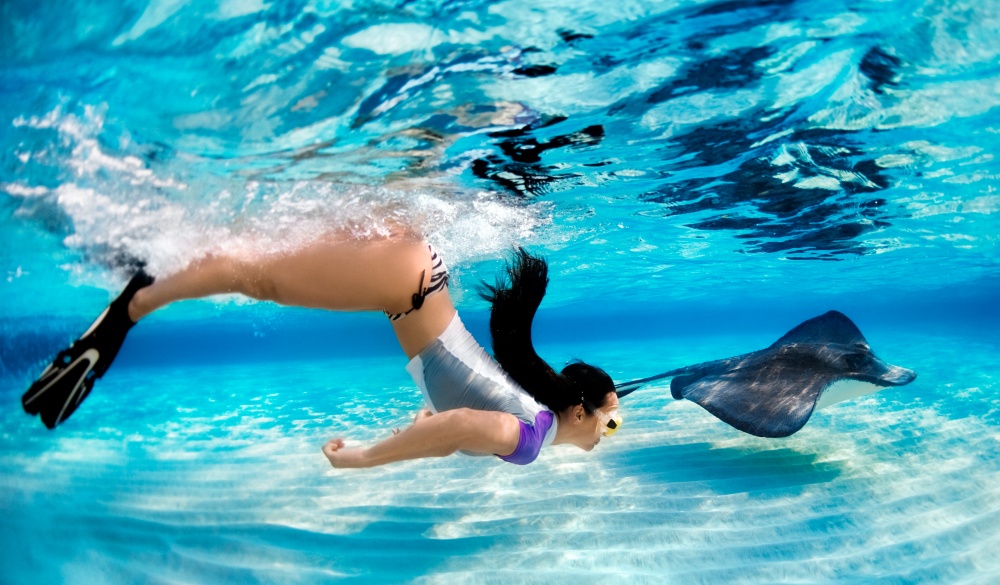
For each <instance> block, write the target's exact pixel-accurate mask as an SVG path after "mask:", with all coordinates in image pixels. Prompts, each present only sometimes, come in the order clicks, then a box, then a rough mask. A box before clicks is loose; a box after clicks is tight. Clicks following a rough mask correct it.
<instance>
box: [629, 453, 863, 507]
mask: <svg viewBox="0 0 1000 585" xmlns="http://www.w3.org/2000/svg"><path fill="white" fill-rule="evenodd" d="M820 456H821V454H818V453H806V452H802V451H798V450H796V449H793V448H791V447H776V448H766V449H761V448H755V447H751V446H737V447H716V446H713V445H712V444H711V443H707V442H706V443H687V444H683V445H662V446H656V447H644V448H639V449H635V450H631V451H627V452H625V453H622V454H620V455H618V458H617V468H618V469H619V470H620V471H624V470H627V471H628V475H630V476H633V477H636V478H639V479H642V480H645V481H649V482H656V483H661V484H672V485H678V484H691V486H692V487H695V486H702V487H704V488H707V489H708V490H709V491H711V492H712V493H715V494H735V493H745V492H761V491H781V492H782V493H783V494H784V495H789V494H791V493H797V492H799V491H801V489H802V488H805V487H806V486H809V485H814V484H821V483H829V482H832V481H834V480H835V479H837V478H839V477H840V476H841V475H842V474H843V473H844V471H845V464H844V462H842V461H825V460H823V461H821V460H820Z"/></svg>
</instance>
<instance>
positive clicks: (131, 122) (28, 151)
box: [0, 0, 1000, 583]
mask: <svg viewBox="0 0 1000 585" xmlns="http://www.w3.org/2000/svg"><path fill="white" fill-rule="evenodd" d="M998 29H1000V3H998V2H996V1H995V0H982V1H976V2H942V1H937V2H933V1H930V2H928V1H917V0H913V1H911V0H903V1H899V2H884V1H874V0H873V1H863V0H858V1H852V2H812V1H795V0H775V1H756V2H711V1H704V2H651V1H642V2H640V1H629V2H620V3H617V4H615V5H613V6H612V5H610V4H608V3H598V2H545V3H535V2H526V1H525V2H522V1H518V0H508V1H503V2H475V1H452V0H448V1H437V2H422V1H396V2H392V1H368V2H364V1H359V2H323V1H319V0H312V1H302V2H261V1H257V0H247V1H236V0H220V1H217V2H203V1H198V2H178V1H175V0H160V1H154V2H147V1H143V2H139V1H136V2H129V1H124V2H105V1H100V0H97V1H89V2H60V3H56V2H22V1H20V0H9V1H5V2H3V3H0V397H2V406H3V408H2V409H0V433H2V435H3V442H2V446H0V486H2V487H0V516H2V517H3V518H4V520H3V528H4V529H3V530H2V531H0V551H2V552H0V559H2V560H3V566H4V569H3V571H2V572H0V581H2V582H10V583H27V582H32V583H34V582H67V583H95V582H108V583H134V582H151V583H160V582H162V583H168V582H185V583H218V582H226V581H231V582H241V583H242V582H261V583H273V582H303V583H308V582H325V581H339V580H355V581H360V582H385V583H396V582H410V581H416V582H445V583H453V582H462V581H468V582H476V583H481V582H504V583H506V582H512V581H515V582H516V581H529V582H561V581H566V580H569V579H573V580H576V581H580V582H603V581H607V580H608V579H615V580H629V581H639V582H656V583H659V582H694V583H723V582H724V583H732V582H766V583H773V582H786V581H795V582H833V581H844V582H852V583H853V582H878V583H883V582H889V583H896V582H898V583H913V582H923V583H938V582H969V583H993V582H996V581H997V580H998V579H1000V562H998V560H997V558H998V557H997V555H996V554H995V552H993V551H995V550H997V549H998V548H1000V491H998V488H997V486H998V485H1000V481H998V480H1000V463H998V454H1000V443H998V438H1000V419H998V415H997V413H998V412H1000V398H998V386H997V382H996V369H997V368H996V365H997V363H998V361H997V355H1000V354H998V349H1000V334H998V333H997V331H998V326H1000V311H998V309H997V302H996V301H997V299H998V298H1000V278H998V274H997V267H998V265H1000V258H998V251H997V240H998V234H1000V222H998V216H1000V214H998V212H1000V195H998V193H997V184H998V179H997V177H998V175H1000V165H998V163H997V161H996V160H995V156H996V155H995V153H996V150H997V149H996V145H997V143H998V134H1000V113H998V112H1000V110H998V108H997V106H998V105H1000V69H998V67H997V63H998V62H1000V61H998V57H1000V35H997V33H996V31H997V30H998ZM398 221H406V222H410V223H413V224H415V225H417V226H419V227H420V228H421V229H423V230H424V231H425V232H426V233H427V234H428V237H429V239H430V240H431V241H432V242H433V243H434V244H435V246H436V247H437V248H439V249H440V250H442V252H443V253H444V254H445V255H446V257H447V259H448V262H449V265H450V267H451V268H452V272H453V275H454V277H455V280H454V281H453V284H454V287H453V291H454V293H455V295H456V299H457V301H458V305H459V308H460V310H461V311H462V312H463V315H465V316H466V320H467V321H468V322H469V323H470V324H472V328H473V330H474V333H476V334H477V336H479V338H480V340H481V341H484V342H485V341H486V336H485V335H484V334H483V333H484V327H483V323H484V319H485V316H484V311H485V307H484V306H483V304H482V302H481V301H479V300H478V299H477V298H476V295H475V294H474V292H473V291H474V289H475V287H476V285H477V284H478V283H479V279H481V278H482V279H487V280H489V279H492V277H493V274H494V273H495V271H496V269H497V267H498V265H499V264H498V262H499V260H500V259H501V258H503V256H504V255H505V254H506V253H507V252H508V251H509V250H510V248H511V247H512V246H514V245H524V246H527V247H528V248H529V249H531V250H533V251H536V252H539V253H541V254H544V255H545V256H546V257H547V258H548V260H549V262H550V265H551V268H552V269H551V278H552V283H551V286H550V290H549V294H548V297H547V299H546V301H545V304H544V305H543V307H542V311H541V313H540V315H539V321H538V323H537V324H536V330H535V333H536V336H537V337H538V340H539V342H538V345H539V351H540V353H542V355H543V356H544V357H546V358H547V359H549V361H551V362H552V363H553V364H562V363H564V362H565V361H567V360H570V359H573V358H582V359H586V360H587V361H591V362H594V363H597V364H599V365H601V366H603V367H605V368H606V369H607V370H608V371H609V372H610V373H611V374H612V375H613V376H614V377H615V378H616V379H617V380H625V379H631V378H636V377H641V376H646V375H650V374H654V373H657V372H660V371H663V370H666V369H670V368H673V367H677V366H681V365H685V364H690V363H696V362H699V361H704V360H709V359H715V358H721V357H726V356H730V355H736V354H739V353H743V352H746V351H750V350H753V349H758V348H761V347H764V346H766V345H768V344H770V343H771V342H773V341H774V340H775V339H777V338H778V337H779V336H780V335H781V334H783V333H784V332H785V331H787V330H788V329H790V328H791V327H792V326H794V325H795V324H796V323H798V322H800V321H801V320H803V319H805V318H808V317H811V316H814V315H818V314H820V313H823V312H825V311H826V310H828V309H839V310H841V311H844V312H845V313H847V314H848V315H849V316H851V317H852V318H854V320H855V321H856V322H857V323H858V325H859V326H860V327H861V329H862V331H864V332H865V334H866V336H867V337H868V340H869V341H870V342H871V344H872V346H873V347H874V348H875V351H876V352H877V353H878V354H879V355H880V356H881V357H883V358H885V359H886V360H887V361H890V362H892V363H896V364H900V365H904V366H906V367H911V368H913V369H914V370H916V371H917V372H918V374H919V377H918V379H917V381H916V382H914V383H913V384H911V385H910V386H907V387H904V388H900V389H896V390H891V391H884V392H882V393H879V394H876V395H873V396H868V397H865V398H862V399H860V400H857V401H853V402H846V403H843V404H839V405H837V406H834V407H831V408H829V409H826V410H823V411H821V412H820V413H818V414H817V415H815V416H814V417H813V419H812V420H811V421H810V422H809V424H808V425H807V426H806V427H805V428H804V429H803V430H802V431H800V432H799V433H797V434H795V435H793V436H792V437H790V438H788V439H783V440H766V439H758V438H755V437H751V436H749V435H744V434H742V433H739V432H738V431H736V430H734V429H731V428H730V427H728V426H726V425H725V424H724V423H721V422H719V421H718V420H716V419H715V418H714V417H712V416H711V415H709V414H708V413H706V412H705V411H703V410H702V409H700V408H699V407H698V406H696V405H694V404H692V403H688V402H675V401H673V400H672V399H670V397H669V393H668V392H667V390H666V388H664V387H651V388H648V389H644V390H642V391H640V392H637V393H635V394H633V395H631V396H629V397H627V398H625V399H623V404H624V406H625V409H624V410H625V412H626V416H627V418H626V426H625V427H623V430H622V432H621V433H619V434H618V435H617V436H616V437H614V439H613V440H607V441H604V442H602V444H601V445H600V447H599V448H598V449H597V450H595V451H594V452H593V453H591V454H583V453H580V452H575V451H573V450H571V449H570V448H566V449H565V450H564V449H560V448H553V449H552V450H551V451H550V452H547V453H544V454H543V456H542V457H541V458H540V460H539V461H538V462H536V463H535V464H533V465H531V466H528V467H525V468H519V467H515V466H511V465H502V464H500V463H499V462H496V461H492V460H486V459H470V458H463V457H450V458H446V459H442V460H435V461H422V462H411V463H404V464H399V465H395V466H390V467H387V468H384V469H378V470H366V471H359V472H340V473H336V472H333V471H331V470H329V469H328V466H327V465H326V462H325V460H324V459H323V458H322V456H321V455H320V453H319V447H320V446H321V445H322V443H323V442H324V441H325V440H326V439H327V438H328V437H329V436H330V435H331V434H332V433H335V434H340V433H344V434H346V435H347V436H348V437H349V438H350V439H351V440H352V441H358V442H365V441H370V440H373V439H376V438H378V437H382V436H384V435H385V434H386V433H388V432H389V430H390V429H391V428H393V427H395V426H400V425H402V424H405V422H406V421H407V420H408V419H409V417H410V416H411V414H412V412H413V411H414V410H415V409H417V408H418V407H419V399H420V397H419V393H418V392H417V391H416V389H415V388H414V386H413V384H412V382H411V381H410V380H409V379H408V378H407V376H406V373H405V372H404V371H403V369H402V366H403V365H404V362H405V358H404V357H403V356H402V354H401V353H399V352H398V350H397V349H396V348H395V347H394V343H395V342H394V340H393V339H392V337H391V332H390V331H389V329H388V327H386V325H385V324H384V323H383V320H382V318H380V317H376V316H370V317H369V316H353V315H352V316H343V315H316V314H314V313H311V312H307V311H295V310H283V309H279V308H276V307H273V306H270V305H267V304H256V303H245V302H241V301H239V300H236V299H215V300H211V301H198V302H189V303H184V304H178V305H176V306H173V307H170V308H168V309H166V310H165V311H163V312H162V313H159V314H157V315H155V316H153V317H151V318H150V319H149V321H148V323H147V322H144V323H143V325H142V326H141V327H138V328H136V330H135V332H134V333H133V334H132V335H131V337H130V340H129V343H128V344H126V347H125V349H124V350H123V352H122V355H121V356H120V358H119V363H117V364H116V367H115V368H114V369H113V370H112V371H111V372H110V373H109V374H108V375H107V376H106V377H105V378H104V379H103V380H101V382H100V383H99V384H98V387H97V388H96V390H95V392H94V394H93V396H92V397H90V398H89V399H88V401H87V403H86V404H85V405H84V406H83V407H81V409H80V411H79V412H78V413H77V414H75V415H74V417H73V418H72V419H71V420H70V421H69V422H68V423H67V424H65V425H64V426H62V427H60V429H59V430H58V431H56V432H48V431H46V430H45V429H44V428H42V427H41V425H39V424H38V423H37V421H34V420H32V419H30V418H29V417H27V416H26V415H24V414H23V413H22V412H21V409H20V405H19V404H18V399H19V397H20V394H21V393H22V392H23V391H24V389H25V388H26V387H27V385H28V384H29V383H30V381H31V379H32V378H33V377H34V376H35V375H37V373H38V371H39V370H40V369H41V368H42V367H44V366H43V364H44V362H45V360H46V359H47V358H49V357H50V356H51V355H52V353H54V352H55V351H57V350H58V349H59V348H60V346H62V345H64V344H65V343H66V342H67V341H69V340H71V339H72V338H73V337H74V336H76V335H78V334H79V333H80V331H82V330H83V329H84V328H86V326H87V325H88V324H89V323H90V321H91V320H92V319H93V318H94V316H95V315H96V314H97V313H99V312H100V310H101V308H102V307H103V306H104V305H105V304H106V303H107V300H108V297H109V295H110V294H113V293H115V292H117V290H118V289H119V288H120V286H121V283H122V279H123V275H124V270H123V266H126V265H128V264H130V263H134V262H136V261H142V262H145V263H146V264H147V265H148V266H149V267H150V269H151V270H152V271H153V272H155V273H160V274H162V273H168V272H170V271H172V270H176V269H178V268H179V267H181V266H183V265H184V264H186V263H187V262H188V261H189V260H191V259H192V258H194V257H197V256H198V255H200V254H204V253H206V252H212V251H217V250H226V249H232V248H234V247H257V248H259V249H261V250H265V251H274V250H278V249H282V248H288V247H294V246H295V245H297V244H299V243H301V242H305V241H308V240H309V239H310V238H311V237H313V236H315V235H316V234H318V233H321V232H324V231H328V230H331V229H338V230H347V231H351V232H353V233H356V234H358V235H371V234H378V233H381V232H384V231H385V230H386V229H387V226H388V225H390V224H392V223H394V222H398Z"/></svg>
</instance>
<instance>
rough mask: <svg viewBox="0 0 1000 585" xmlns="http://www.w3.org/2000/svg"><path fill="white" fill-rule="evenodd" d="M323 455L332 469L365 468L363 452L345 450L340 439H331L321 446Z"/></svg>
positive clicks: (360, 450) (362, 450) (361, 450)
mask: <svg viewBox="0 0 1000 585" xmlns="http://www.w3.org/2000/svg"><path fill="white" fill-rule="evenodd" d="M323 455H326V458H327V459H328V460H329V461H330V465H332V466H334V467H338V468H342V467H366V465H365V456H364V455H365V450H364V449H347V448H345V447H344V440H343V439H341V438H340V437H337V438H336V439H331V440H329V441H327V443H326V445H323Z"/></svg>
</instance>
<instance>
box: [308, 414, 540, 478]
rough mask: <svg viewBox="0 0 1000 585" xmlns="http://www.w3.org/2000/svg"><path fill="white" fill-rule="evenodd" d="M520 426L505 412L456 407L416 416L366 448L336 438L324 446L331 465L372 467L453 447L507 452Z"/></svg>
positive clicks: (436, 454) (445, 451)
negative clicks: (410, 423) (400, 428)
mask: <svg viewBox="0 0 1000 585" xmlns="http://www.w3.org/2000/svg"><path fill="white" fill-rule="evenodd" d="M520 437H521V426H520V424H519V423H518V420H517V418H516V417H515V416H514V415H512V414H508V413H506V412H493V411H485V410H473V409H470V408H459V409H455V410H448V411H445V412H441V413H438V414H435V415H433V416H427V417H423V418H420V419H418V420H417V421H416V422H414V424H413V425H411V426H410V427H409V428H407V429H405V430H403V431H401V432H399V433H397V434H395V435H393V436H391V437H389V438H387V439H385V440H384V441H381V442H379V443H376V444H375V445H372V446H371V447H367V448H357V449H347V448H345V447H344V441H343V439H340V438H337V439H333V440H332V441H330V442H328V443H327V444H326V445H324V446H323V454H324V455H326V458H327V459H329V460H330V464H331V465H333V466H334V467H375V466H377V465H385V464H386V463H392V462H395V461H405V460H407V459H419V458H422V457H444V456H447V455H451V454H452V453H454V452H455V451H458V450H463V451H471V452H474V453H492V454H499V455H509V454H510V453H513V452H514V449H516V448H517V442H518V440H519V439H520Z"/></svg>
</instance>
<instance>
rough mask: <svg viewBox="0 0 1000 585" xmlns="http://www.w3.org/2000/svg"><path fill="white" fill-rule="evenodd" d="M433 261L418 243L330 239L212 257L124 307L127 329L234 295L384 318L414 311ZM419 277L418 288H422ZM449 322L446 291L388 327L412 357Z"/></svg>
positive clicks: (404, 238) (156, 284)
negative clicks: (161, 313) (187, 303)
mask: <svg viewBox="0 0 1000 585" xmlns="http://www.w3.org/2000/svg"><path fill="white" fill-rule="evenodd" d="M431 269H432V265H431V255H430V252H429V251H428V249H427V245H426V244H425V243H424V241H423V240H422V239H421V238H419V237H416V236H409V235H406V236H397V237H393V238H388V239H378V240H355V239H349V238H346V237H338V236H329V237H327V238H324V239H322V240H320V241H318V242H315V243H313V244H310V245H308V246H305V247H303V248H300V249H298V250H294V251H290V252H285V253H279V254H268V255H259V256H254V255H246V254H245V255H212V256H207V257H205V258H202V259H200V260H197V261H195V262H192V263H191V264H190V265H189V266H188V267H187V268H185V269H183V270H181V271H180V272H177V273H175V274H172V275H169V276H166V277H164V278H159V279H157V280H156V282H154V283H153V284H152V285H151V286H149V287H146V288H144V289H141V290H139V291H138V292H137V293H136V295H135V296H134V297H133V298H132V302H131V303H130V304H129V307H128V309H129V316H130V317H131V318H132V320H133V321H138V320H139V319H141V318H143V317H145V316H146V315H148V314H149V313H151V312H153V311H155V310H156V309H159V308H161V307H163V306H166V305H168V304H170V303H172V302H174V301H179V300H182V299H192V298H200V297H206V296H211V295H215V294H225V293H239V294H242V295H245V296H248V297H251V298H254V299H259V300H266V301H274V302H276V303H279V304H282V305H294V306H300V307H311V308H318V309H329V310H334V311H382V310H385V311H388V312H390V313H401V312H404V311H407V310H409V309H410V308H412V307H413V300H412V297H413V294H414V293H415V292H417V291H418V289H419V287H421V286H428V285H429V279H430V275H431ZM421 273H423V275H424V277H423V283H422V284H421V282H420V281H421ZM454 314H455V308H454V306H453V305H452V302H451V298H450V296H449V295H448V293H447V291H445V292H443V293H440V294H435V295H432V296H430V297H428V298H427V299H426V301H425V302H424V304H423V306H422V307H421V308H420V309H419V310H416V311H413V312H411V313H410V314H409V315H407V316H406V317H405V318H403V319H400V320H398V321H393V323H392V324H393V329H394V330H395V332H396V336H397V338H398V339H399V342H400V345H401V346H402V347H403V351H405V352H406V354H407V355H408V356H410V357H412V356H414V355H416V354H417V353H419V352H420V350H422V349H423V348H424V347H426V346H427V345H429V344H430V343H431V342H432V341H433V340H434V339H436V338H437V337H438V336H439V335H440V334H441V333H442V332H443V331H444V329H445V328H446V327H447V326H448V323H450V322H451V319H452V317H453V316H454Z"/></svg>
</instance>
